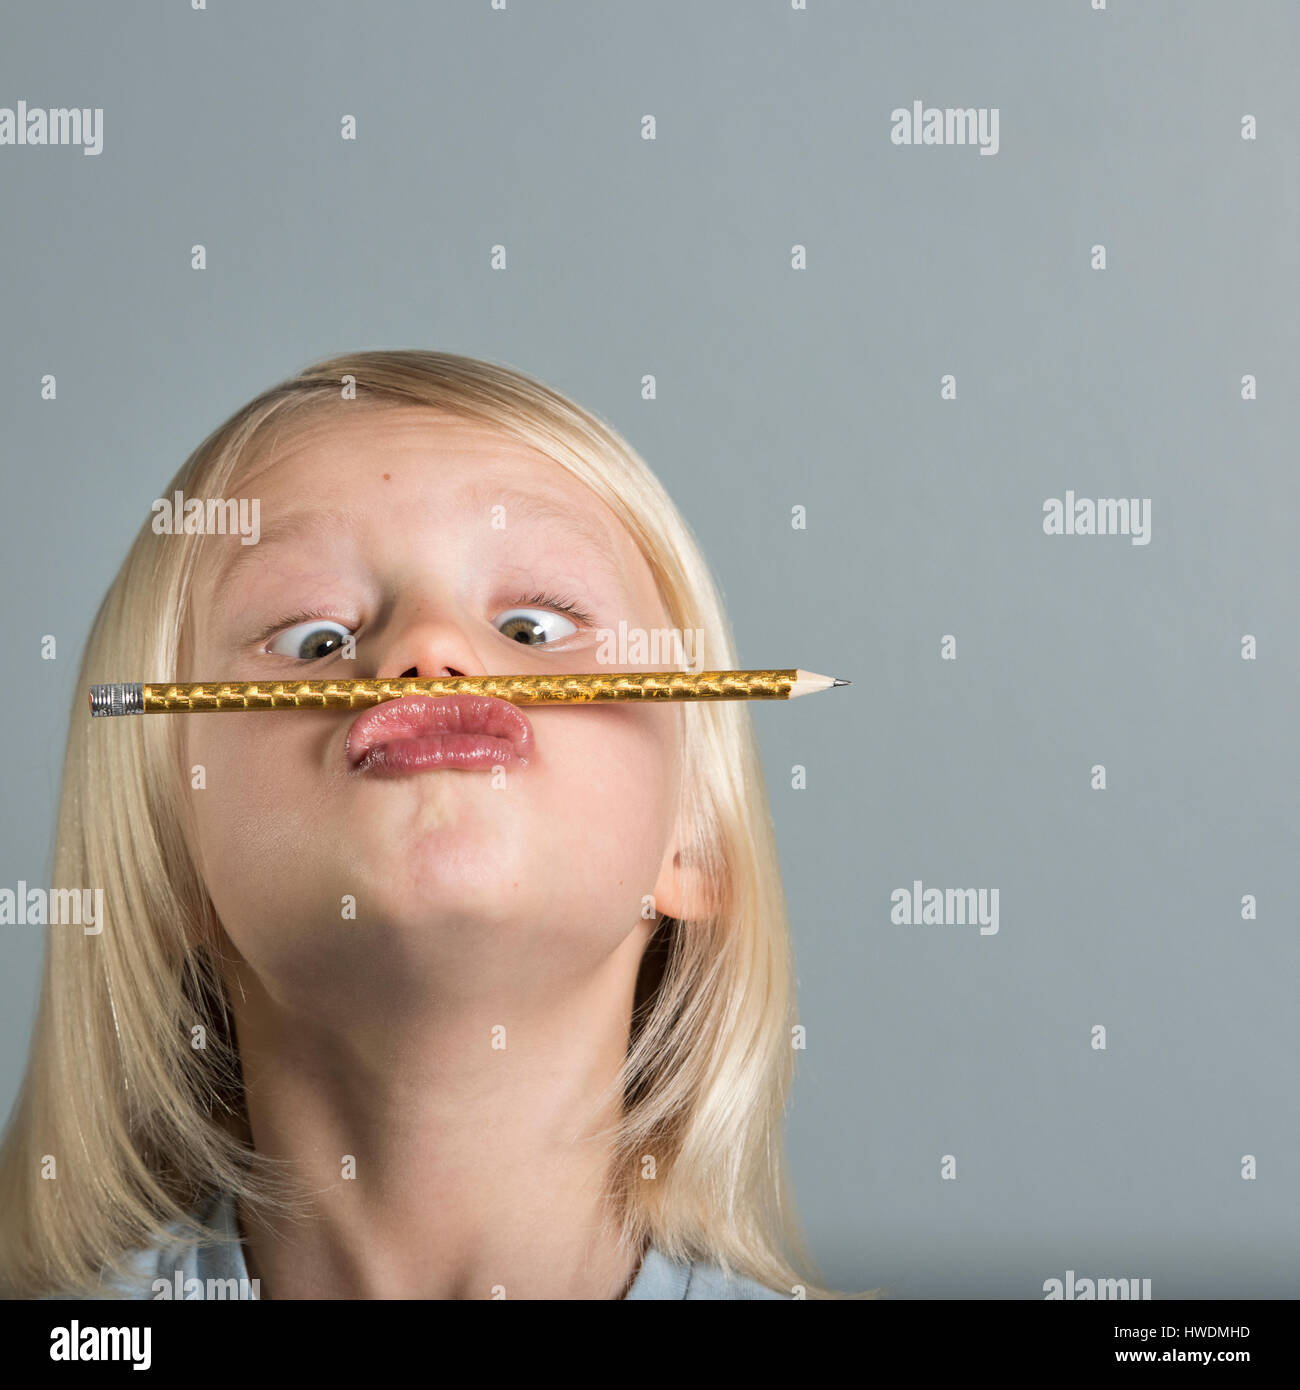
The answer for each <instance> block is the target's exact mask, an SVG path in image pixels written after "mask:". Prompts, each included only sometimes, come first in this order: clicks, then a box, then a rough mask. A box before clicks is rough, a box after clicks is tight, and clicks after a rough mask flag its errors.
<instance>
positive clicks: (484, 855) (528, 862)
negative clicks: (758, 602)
mask: <svg viewBox="0 0 1300 1390" xmlns="http://www.w3.org/2000/svg"><path fill="white" fill-rule="evenodd" d="M176 493H180V494H181V495H182V499H199V504H200V505H199V506H198V508H197V509H196V511H197V513H202V512H203V510H204V506H203V504H204V503H205V502H206V500H207V499H227V500H229V499H232V498H238V499H240V509H239V510H238V511H237V512H236V509H235V508H233V507H231V508H229V509H228V511H227V512H226V513H223V512H222V511H221V509H219V508H209V509H208V511H207V515H209V516H218V517H219V516H221V515H227V514H228V515H230V516H234V515H236V514H237V515H239V516H240V517H242V518H248V517H250V516H251V517H254V518H257V521H258V526H257V529H256V531H253V530H246V531H245V532H244V533H242V534H240V533H236V532H235V531H233V530H231V529H225V530H223V529H222V528H220V527H218V528H217V529H216V530H213V529H212V528H209V529H194V530H187V529H183V527H182V525H181V518H182V516H183V515H187V514H189V513H190V512H191V510H192V509H189V508H184V507H183V506H182V507H178V508H176V509H175V511H174V513H173V512H171V511H170V509H169V507H168V506H166V505H163V499H160V504H159V506H158V507H157V508H156V509H155V516H154V518H153V519H152V520H151V521H150V522H147V523H146V524H145V525H144V526H143V527H142V529H141V531H140V533H139V535H138V536H137V538H136V540H135V543H134V545H133V546H132V548H131V551H130V553H129V554H128V556H127V559H126V562H125V564H124V565H123V567H122V570H121V572H120V573H119V575H118V576H117V578H116V580H115V582H114V583H113V585H112V587H111V589H110V590H109V593H108V595H107V597H106V599H105V601H104V603H103V605H102V606H101V608H100V611H99V613H98V615H97V617H96V619H95V623H94V626H93V629H92V632H91V635H90V639H89V642H88V644H87V649H86V652H85V656H84V660H83V662H82V666H81V670H80V674H79V677H78V682H77V689H76V698H75V700H74V705H73V717H72V721H71V728H70V732H69V738H68V745H67V757H66V766H65V769H64V781H63V789H62V798H61V803H60V813H59V822H58V832H57V842H56V857H55V882H56V884H90V885H92V886H96V887H99V886H102V887H103V889H104V902H105V918H106V921H105V925H104V928H103V930H102V931H101V932H99V933H97V934H94V935H90V934H84V933H75V934H74V933H72V932H67V931H64V930H62V929H61V928H59V927H53V928H51V929H50V943H49V949H48V951H47V956H46V963H45V972H44V979H43V986H42V995H41V1002H40V1008H39V1015H38V1019H37V1024H36V1031H35V1037H34V1040H33V1046H32V1052H31V1057H30V1060H29V1065H28V1069H27V1075H26V1078H25V1082H24V1086H23V1089H22V1093H21V1096H20V1098H19V1101H18V1104H17V1106H16V1108H15V1112H14V1115H13V1117H12V1119H11V1123H10V1128H9V1131H8V1133H7V1135H6V1140H5V1144H4V1148H3V1152H2V1153H0V1210H2V1211H3V1213H4V1217H3V1229H2V1231H0V1277H3V1280H4V1282H5V1284H6V1286H7V1287H8V1288H9V1289H10V1290H11V1291H12V1292H13V1293H14V1294H16V1295H18V1296H38V1295H54V1296H73V1295H75V1294H78V1293H80V1294H81V1295H83V1296H96V1295H99V1296H108V1297H121V1296H126V1297H137V1298H152V1297H162V1296H177V1294H178V1293H179V1291H180V1290H181V1289H182V1288H184V1289H186V1290H187V1291H188V1292H189V1296H194V1292H193V1291H194V1290H198V1291H199V1292H200V1293H202V1292H203V1291H205V1290H206V1291H208V1296H213V1295H212V1293H211V1286H210V1285H209V1284H208V1283H207V1281H208V1280H219V1279H224V1278H233V1279H236V1280H238V1281H241V1282H240V1283H239V1285H238V1287H239V1289H240V1291H241V1294H242V1296H245V1297H248V1296H258V1294H260V1296H262V1297H269V1298H272V1299H279V1298H492V1297H502V1296H504V1297H508V1298H599V1299H609V1298H615V1299H616V1298H629V1299H646V1298H687V1299H691V1298H741V1299H756V1298H792V1297H835V1296H837V1295H835V1294H834V1293H832V1292H831V1291H829V1290H827V1289H824V1288H821V1287H819V1286H818V1285H817V1284H816V1283H815V1282H814V1281H812V1280H811V1279H809V1278H808V1277H806V1276H805V1275H804V1274H802V1273H801V1272H800V1267H799V1266H797V1265H796V1264H795V1263H793V1261H795V1260H797V1261H799V1264H800V1265H801V1266H803V1267H805V1268H806V1267H807V1257H806V1254H805V1253H804V1252H803V1246H802V1242H801V1241H800V1239H799V1238H798V1235H797V1232H796V1231H795V1229H794V1227H793V1224H792V1217H791V1215H790V1210H791V1209H790V1201H789V1195H788V1191H787V1188H786V1179H785V1172H784V1161H783V1158H782V1154H781V1144H780V1121H781V1116H782V1113H783V1108H784V1102H785V1096H786V1093H787V1090H788V1086H789V1082H790V1075H791V1069H792V1051H791V1046H790V1030H791V1027H792V1023H793V998H792V972H791V959H790V950H789V942H788V927H787V922H786V920H785V915H784V903H783V894H782V888H781V883H780V879H779V872H778V868H777V854H776V848H775V844H774V840H773V835H772V830H771V824H770V819H769V814H768V810H767V805H766V798H765V793H764V791H763V783H762V774H761V770H760V766H759V763H758V760H757V756H756V751H755V746H754V743H753V739H752V734H751V730H750V723H749V717H748V710H747V707H746V705H745V703H744V702H725V703H712V702H698V703H667V704H654V705H652V704H639V703H633V702H622V703H617V704H606V705H598V706H583V705H569V706H552V707H549V708H541V707H538V706H529V707H522V706H513V705H507V704H505V703H504V702H502V701H496V700H487V699H484V698H483V697H460V698H458V699H453V700H441V701H431V700H429V699H428V698H427V697H406V698H404V699H403V700H401V701H392V702H386V704H384V705H380V706H377V707H375V708H374V709H372V710H368V711H364V712H362V713H361V714H360V715H356V714H353V713H352V712H349V711H337V710H323V711H276V712H268V713H256V714H252V713H213V714H162V715H148V716H144V717H140V718H131V719H121V720H111V721H109V720H103V721H101V720H94V721H93V722H92V720H91V719H90V718H89V715H88V712H87V709H86V690H87V687H88V686H89V685H90V684H91V683H94V682H105V681H110V680H144V681H150V680H164V679H176V680H253V679H258V678H265V679H271V680H279V679H295V678H311V679H326V678H330V677H335V678H346V677H359V676H367V675H374V676H388V677H396V676H419V677H437V676H461V675H465V676H472V675H481V674H516V673H523V674H534V673H544V672H556V671H596V670H602V669H610V670H618V669H624V670H637V669H667V668H669V667H672V666H677V667H680V665H681V663H680V661H674V659H673V658H672V656H671V655H668V654H666V653H667V651H668V650H669V648H668V647H661V649H660V650H658V651H657V652H656V653H655V655H656V656H657V657H658V658H659V659H657V660H655V661H652V662H646V661H644V660H640V661H637V660H632V661H629V662H619V661H614V662H612V663H611V661H610V646H609V640H608V639H609V634H610V633H611V632H615V633H617V632H619V631H621V630H623V629H621V627H620V625H621V624H623V625H624V627H625V630H626V631H627V632H629V633H634V634H635V633H640V634H671V633H676V634H679V635H681V636H682V640H683V642H684V644H685V647H686V649H688V650H689V651H690V654H691V658H692V660H691V663H690V664H691V668H692V669H726V668H732V667H735V666H736V664H737V663H736V661H735V658H734V653H733V646H732V640H731V635H730V631H729V628H728V625H727V621H726V617H725V615H724V613H723V610H722V607H721V603H720V601H719V598H718V595H717V592H716V589H715V587H714V584H713V582H712V579H711V577H710V575H709V573H708V570H707V567H706V565H705V563H704V561H703V559H702V557H701V555H700V552H699V550H698V548H697V545H696V543H695V541H694V539H693V537H692V536H691V534H690V532H689V530H688V528H687V527H686V525H685V523H684V522H683V521H682V520H681V518H680V517H679V516H678V514H677V512H676V510H675V508H674V507H673V505H672V503H671V501H670V500H669V498H668V496H667V495H666V493H665V492H664V490H663V488H662V486H661V485H660V484H659V482H658V481H657V479H656V478H655V477H654V476H653V475H652V474H651V472H650V471H649V469H648V468H647V467H646V465H645V464H644V463H643V462H642V460H641V459H640V458H639V457H638V456H637V455H636V454H635V453H634V452H633V450H632V449H631V448H630V447H629V446H628V445H627V444H626V443H625V442H624V441H623V440H622V439H620V438H619V437H618V436H617V435H616V434H614V433H613V432H612V431H611V430H610V429H609V428H608V427H607V426H605V425H604V424H603V423H601V422H600V421H599V420H597V419H596V418H594V417H593V416H591V415H590V414H588V413H587V412H585V411H583V410H582V409H580V408H579V407H577V406H576V405H574V404H573V403H572V402H570V401H568V400H566V399H565V398H564V397H562V396H560V395H559V394H557V393H556V392H554V391H552V390H550V389H548V388H547V387H545V386H543V385H541V384H539V383H537V382H535V381H533V380H531V379H529V378H527V377H525V376H523V375H521V374H519V373H516V372H514V371H512V370H509V369H507V368H504V367H500V366H496V365H492V364H488V363H485V362H480V361H476V360H473V359H468V358H462V357H455V356H451V355H446V354H439V353H432V352H420V351H390V352H362V353H356V354H351V355H348V356H344V357H338V358H335V359H332V360H329V361H325V362H321V363H319V364H317V365H316V366H314V367H312V368H310V369H308V370H307V371H305V372H303V373H302V374H300V375H299V376H297V377H296V378H294V379H292V380H290V381H287V382H285V383H283V384H281V385H279V386H276V387H274V388H272V389H270V390H268V391H266V392H265V393H263V394H262V395H261V396H259V397H258V398H257V399H255V400H253V401H252V402H250V403H249V404H248V405H247V406H245V407H244V408H243V409H241V410H240V411H238V412H237V413H236V414H235V415H234V416H233V417H232V418H231V419H230V420H229V421H227V422H226V423H225V424H224V425H222V426H221V427H220V428H219V429H217V430H216V431H215V432H214V433H213V434H211V435H210V436H209V437H208V438H207V439H206V440H205V441H204V442H203V444H201V445H200V446H199V448H198V449H197V450H196V451H195V453H194V454H193V455H192V456H191V457H190V459H189V460H188V461H187V462H186V464H185V466H184V467H183V468H182V469H181V471H180V472H179V473H178V474H177V476H176V478H175V479H174V480H173V481H172V482H171V483H170V484H169V485H168V488H167V490H166V494H165V499H166V500H167V501H170V499H172V498H174V497H175V494H176ZM182 499H178V500H182ZM169 516H170V521H169V522H167V524H164V525H161V526H160V525H159V518H163V519H164V521H166V519H167V518H168V517H169ZM173 523H174V524H173ZM193 524H194V525H195V527H196V528H197V527H199V526H201V525H202V524H203V523H202V518H201V517H200V520H199V521H198V522H195V523H193ZM696 633H698V634H700V637H701V644H700V646H699V647H698V649H696V648H695V647H694V646H693V645H692V644H691V642H690V637H689V635H691V634H696ZM613 655H614V656H619V657H621V656H626V655H628V652H626V651H621V652H614V653H613ZM637 655H644V651H642V652H638V653H637ZM779 657H781V654H780V653H776V652H772V653H765V654H764V658H763V659H764V661H775V660H777V659H778V658H779ZM602 662H603V663H604V664H602ZM398 706H401V708H400V709H399V708H398ZM193 1279H197V1280H198V1281H199V1283H198V1284H197V1285H193V1284H186V1282H185V1281H186V1280H193ZM254 1281H256V1283H255V1284H254Z"/></svg>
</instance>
